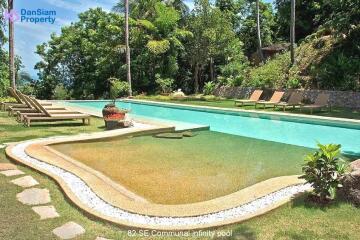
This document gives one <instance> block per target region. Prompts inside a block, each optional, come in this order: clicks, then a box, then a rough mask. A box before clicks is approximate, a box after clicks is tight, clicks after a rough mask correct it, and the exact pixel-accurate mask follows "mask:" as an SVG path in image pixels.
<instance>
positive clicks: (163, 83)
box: [155, 74, 174, 94]
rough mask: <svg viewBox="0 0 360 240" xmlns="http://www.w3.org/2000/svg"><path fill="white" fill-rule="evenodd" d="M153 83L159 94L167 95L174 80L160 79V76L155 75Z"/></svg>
mask: <svg viewBox="0 0 360 240" xmlns="http://www.w3.org/2000/svg"><path fill="white" fill-rule="evenodd" d="M155 78H156V79H155V82H156V83H157V84H158V85H159V87H160V89H161V93H163V94H167V93H170V92H171V91H172V86H173V84H174V79H171V78H161V76H160V74H156V75H155Z"/></svg>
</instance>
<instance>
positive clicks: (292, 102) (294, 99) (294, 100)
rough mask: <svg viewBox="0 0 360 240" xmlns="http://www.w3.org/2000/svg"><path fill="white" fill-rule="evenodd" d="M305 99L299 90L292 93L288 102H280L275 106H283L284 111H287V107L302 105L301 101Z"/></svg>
mask: <svg viewBox="0 0 360 240" xmlns="http://www.w3.org/2000/svg"><path fill="white" fill-rule="evenodd" d="M302 100H303V96H302V94H301V93H299V92H293V93H292V94H291V95H290V98H289V100H288V101H287V102H280V103H278V104H275V106H274V107H282V109H283V111H284V112H285V110H286V107H293V108H295V107H296V106H301V105H302V103H301V101H302Z"/></svg>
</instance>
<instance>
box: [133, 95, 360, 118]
mask: <svg viewBox="0 0 360 240" xmlns="http://www.w3.org/2000/svg"><path fill="white" fill-rule="evenodd" d="M136 98H137V99H142V100H151V101H159V102H171V103H181V104H189V105H197V106H208V107H219V108H232V109H234V108H235V109H245V110H255V107H254V106H244V107H239V106H235V104H234V99H223V98H216V97H211V96H209V97H203V98H189V99H173V98H170V97H168V96H158V95H151V96H137V97H136ZM256 110H260V111H276V112H283V110H282V109H280V108H277V109H275V110H274V108H273V107H268V108H265V109H262V108H258V109H256ZM286 112H287V113H294V114H310V112H309V111H302V112H300V109H298V108H296V109H292V108H288V109H287V110H286ZM313 115H318V116H324V117H337V118H351V119H360V111H359V110H353V109H347V108H338V107H334V108H332V109H331V111H329V110H328V109H326V108H325V109H324V110H322V111H314V113H313Z"/></svg>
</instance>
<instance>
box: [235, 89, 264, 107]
mask: <svg viewBox="0 0 360 240" xmlns="http://www.w3.org/2000/svg"><path fill="white" fill-rule="evenodd" d="M262 93H263V91H262V90H255V91H254V92H253V93H252V94H251V96H250V98H249V99H238V100H235V106H237V104H240V105H241V106H244V105H253V104H256V102H257V101H259V99H260V97H261V95H262Z"/></svg>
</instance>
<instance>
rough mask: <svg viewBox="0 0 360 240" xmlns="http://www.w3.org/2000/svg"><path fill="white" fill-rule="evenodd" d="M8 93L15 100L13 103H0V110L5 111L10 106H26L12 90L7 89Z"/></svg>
mask: <svg viewBox="0 0 360 240" xmlns="http://www.w3.org/2000/svg"><path fill="white" fill-rule="evenodd" d="M8 92H9V94H10V96H11V97H13V98H14V99H15V102H1V103H0V104H1V110H3V111H6V110H7V109H8V108H9V107H11V106H14V107H19V108H21V107H26V104H25V103H23V102H22V101H21V99H20V98H19V96H17V94H16V93H15V91H14V89H12V88H8Z"/></svg>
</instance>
